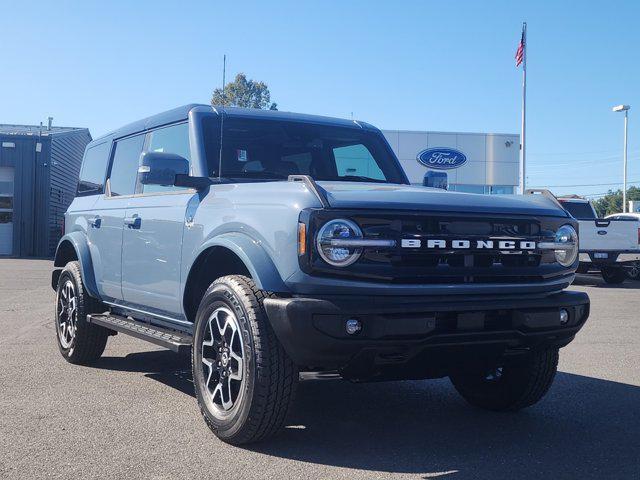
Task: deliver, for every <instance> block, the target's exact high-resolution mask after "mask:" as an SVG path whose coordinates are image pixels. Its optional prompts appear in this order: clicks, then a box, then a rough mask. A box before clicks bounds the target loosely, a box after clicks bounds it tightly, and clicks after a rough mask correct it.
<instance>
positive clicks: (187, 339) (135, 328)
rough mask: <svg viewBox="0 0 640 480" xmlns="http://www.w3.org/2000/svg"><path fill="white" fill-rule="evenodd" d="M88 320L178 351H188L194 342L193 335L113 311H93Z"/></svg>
mask: <svg viewBox="0 0 640 480" xmlns="http://www.w3.org/2000/svg"><path fill="white" fill-rule="evenodd" d="M87 322H89V323H94V324H96V325H101V326H103V327H106V328H109V329H111V330H115V331H116V332H121V333H124V334H126V335H131V336H132V337H136V338H139V339H141V340H146V341H147V342H151V343H154V344H156V345H160V346H161V347H165V348H168V349H170V350H173V351H174V352H178V353H183V352H188V351H189V350H190V349H191V345H192V344H193V337H191V335H188V334H185V333H180V332H174V331H173V330H167V329H164V328H160V327H156V326H153V325H149V324H148V323H143V322H139V321H137V320H133V319H132V318H125V317H121V316H119V315H114V314H112V313H111V314H108V313H100V314H96V313H92V314H91V315H87Z"/></svg>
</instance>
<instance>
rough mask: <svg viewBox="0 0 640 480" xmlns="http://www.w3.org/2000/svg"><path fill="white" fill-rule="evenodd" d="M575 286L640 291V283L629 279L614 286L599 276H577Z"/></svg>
mask: <svg viewBox="0 0 640 480" xmlns="http://www.w3.org/2000/svg"><path fill="white" fill-rule="evenodd" d="M573 285H580V286H583V287H597V288H614V289H616V288H617V289H624V290H640V281H638V280H631V279H627V280H625V281H624V282H623V283H619V284H613V283H606V282H605V281H604V280H603V279H602V276H601V275H600V274H599V273H598V274H595V273H594V274H584V275H583V274H579V275H576V279H575V280H574V282H573Z"/></svg>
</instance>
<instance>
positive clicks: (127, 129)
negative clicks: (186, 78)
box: [94, 103, 377, 142]
mask: <svg viewBox="0 0 640 480" xmlns="http://www.w3.org/2000/svg"><path fill="white" fill-rule="evenodd" d="M194 109H198V110H199V111H201V112H205V113H212V114H214V115H215V114H217V115H220V114H221V112H223V111H224V114H225V116H227V117H243V118H254V119H270V120H280V121H297V122H306V123H317V124H324V125H336V126H344V127H353V128H366V129H374V130H377V129H376V128H375V127H373V126H372V125H369V124H368V123H365V122H361V121H356V120H347V119H343V118H334V117H325V116H321V115H308V114H305V113H293V112H283V111H280V110H261V109H258V108H240V107H221V106H214V107H212V106H211V105H204V104H197V103H190V104H187V105H183V106H181V107H177V108H174V109H171V110H167V111H165V112H162V113H158V114H156V115H152V116H150V117H147V118H143V119H141V120H137V121H135V122H132V123H129V124H127V125H125V126H123V127H121V128H119V129H117V130H114V131H112V132H110V133H107V134H106V135H102V136H100V137H98V138H96V139H95V140H94V142H100V141H104V140H106V139H109V138H120V137H125V136H127V135H132V134H134V133H138V132H143V131H145V130H150V129H152V128H157V127H160V126H162V125H168V124H170V123H175V122H179V121H180V120H186V119H187V118H188V116H189V112H191V110H194Z"/></svg>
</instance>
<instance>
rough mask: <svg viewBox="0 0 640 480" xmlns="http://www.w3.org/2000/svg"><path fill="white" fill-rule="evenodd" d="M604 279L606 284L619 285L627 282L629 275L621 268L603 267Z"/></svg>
mask: <svg viewBox="0 0 640 480" xmlns="http://www.w3.org/2000/svg"><path fill="white" fill-rule="evenodd" d="M602 278H603V279H604V281H605V282H606V283H609V284H612V285H618V284H620V283H622V282H624V281H625V279H626V278H627V273H626V272H625V271H624V269H623V268H620V267H603V268H602Z"/></svg>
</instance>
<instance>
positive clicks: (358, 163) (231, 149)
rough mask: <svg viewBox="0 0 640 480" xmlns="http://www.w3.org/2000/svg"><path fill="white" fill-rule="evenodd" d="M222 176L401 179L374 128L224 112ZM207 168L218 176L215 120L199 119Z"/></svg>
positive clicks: (208, 118) (217, 130) (242, 177)
mask: <svg viewBox="0 0 640 480" xmlns="http://www.w3.org/2000/svg"><path fill="white" fill-rule="evenodd" d="M223 125H224V127H223V128H224V132H223V142H222V145H223V148H222V175H221V176H222V177H224V178H231V179H251V180H269V179H286V178H287V177H288V176H289V175H310V176H311V177H313V178H314V179H315V180H343V181H361V182H381V183H404V176H403V174H402V171H401V170H400V167H399V165H398V163H397V162H396V160H395V158H394V156H393V153H392V152H391V151H390V149H389V148H388V146H387V145H386V144H385V142H384V140H383V139H382V138H381V137H380V136H379V135H378V134H376V133H375V132H370V131H367V130H362V129H359V128H350V127H334V126H326V125H318V124H312V123H303V122H284V121H279V120H262V119H259V120H256V119H246V118H242V117H233V116H225V118H224V122H223ZM203 132H204V137H205V145H206V153H207V163H208V173H209V176H211V177H217V176H218V169H219V163H220V160H219V155H220V143H219V141H218V140H219V137H220V123H219V120H218V118H216V117H207V118H204V119H203Z"/></svg>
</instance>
